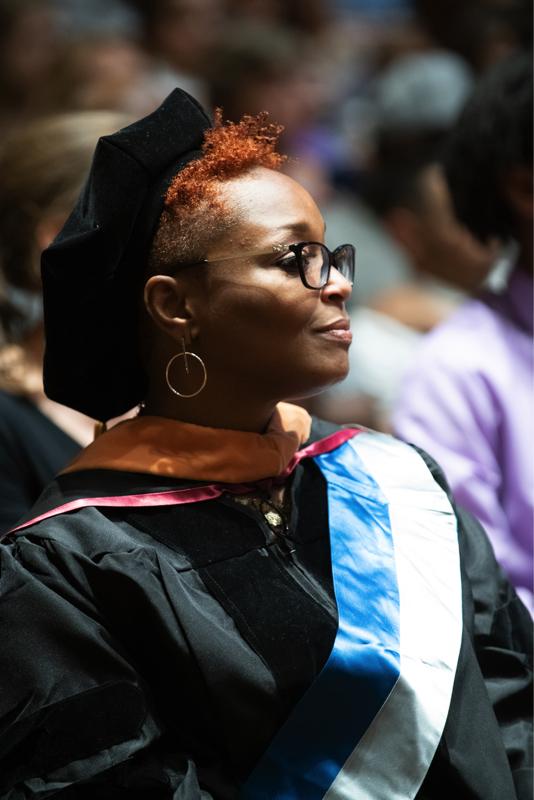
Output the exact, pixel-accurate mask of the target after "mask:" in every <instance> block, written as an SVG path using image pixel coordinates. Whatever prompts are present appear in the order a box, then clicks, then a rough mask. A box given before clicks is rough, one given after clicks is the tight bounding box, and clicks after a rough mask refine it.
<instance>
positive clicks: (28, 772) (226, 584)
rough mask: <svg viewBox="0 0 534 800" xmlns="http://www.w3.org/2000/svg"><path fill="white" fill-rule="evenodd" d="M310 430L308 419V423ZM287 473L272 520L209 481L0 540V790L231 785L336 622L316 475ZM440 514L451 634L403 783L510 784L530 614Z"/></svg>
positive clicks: (181, 791)
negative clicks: (285, 519) (435, 716)
mask: <svg viewBox="0 0 534 800" xmlns="http://www.w3.org/2000/svg"><path fill="white" fill-rule="evenodd" d="M330 430H331V428H328V429H326V428H325V427H324V426H322V425H319V426H318V425H317V424H315V426H314V432H313V434H312V437H315V438H318V437H319V436H324V435H326V433H329V432H330ZM425 458H426V459H427V463H428V464H429V466H430V468H431V471H432V473H433V475H434V476H435V478H436V480H437V481H438V482H439V483H440V484H442V485H445V484H444V479H443V476H442V474H441V473H440V472H439V470H438V469H437V467H436V465H435V464H434V463H433V462H432V461H430V459H428V457H426V456H425ZM186 485H188V486H189V485H191V482H188V483H185V482H178V481H176V480H174V479H163V478H159V477H154V476H150V475H142V474H137V473H123V472H114V471H109V470H92V471H85V472H78V473H72V474H69V475H65V476H63V477H60V478H59V479H57V481H56V482H55V483H54V484H52V485H51V486H50V487H49V490H48V492H47V493H45V495H44V496H43V497H42V499H41V501H40V503H39V504H38V506H37V508H35V509H34V510H33V513H32V517H33V516H35V515H36V514H38V513H41V512H43V511H45V510H47V509H48V508H52V507H55V506H57V505H59V504H62V503H64V502H67V501H69V500H72V499H73V498H77V497H82V496H92V497H95V496H101V495H103V494H105V495H110V494H117V495H118V494H121V495H122V494H136V493H139V492H152V491H154V492H155V491H161V490H163V489H168V488H169V487H173V488H175V487H177V486H186ZM291 491H292V495H293V512H292V519H291V524H290V529H289V533H288V536H287V537H284V538H281V537H276V536H275V535H274V534H273V533H272V532H271V530H270V529H269V528H268V526H267V525H266V524H265V522H264V521H263V519H262V517H261V516H260V515H259V514H257V513H256V512H254V511H252V510H250V509H248V508H244V507H243V506H241V505H239V504H238V503H237V502H236V501H235V500H233V499H232V498H231V497H225V496H223V497H221V498H220V499H218V500H210V501H204V502H201V503H193V504H189V505H180V506H175V507H172V508H144V509H143V508H131V509H128V508H116V509H106V508H92V507H89V508H82V509H80V510H77V511H76V512H74V513H68V514H62V515H60V516H56V517H52V518H51V519H48V520H44V521H42V522H40V523H36V524H33V525H32V526H30V527H28V528H26V529H24V530H23V531H21V532H19V533H16V534H12V535H10V536H9V537H8V538H6V539H5V540H4V543H3V545H2V546H1V547H0V569H1V573H0V590H1V592H2V603H1V605H0V609H1V613H0V641H1V642H2V647H1V648H0V674H1V683H2V691H1V693H0V798H3V800H18V799H19V798H42V797H47V796H49V795H57V796H60V797H61V798H62V800H68V799H69V798H77V800H81V799H82V798H91V799H93V798H98V799H99V800H106V799H107V798H110V800H111V798H113V799H114V800H115V798H150V800H160V799H161V800H164V799H165V800H167V799H169V800H170V798H173V800H178V799H179V798H187V800H199V799H200V798H217V800H229V799H230V798H236V797H237V796H238V793H239V787H240V786H241V785H242V784H243V782H244V781H245V780H246V777H247V775H248V774H249V773H250V771H251V769H252V768H253V767H254V765H255V763H256V762H257V760H258V759H259V757H260V756H261V754H262V753H263V752H264V750H265V749H266V747H267V745H268V743H269V741H270V740H271V738H272V737H273V735H274V733H275V732H276V731H277V729H278V728H279V727H280V725H281V724H282V722H283V721H284V720H285V719H286V718H287V716H288V714H289V712H290V711H291V709H292V708H293V707H294V705H295V703H296V702H297V701H298V699H299V698H300V697H301V696H302V694H303V693H304V692H305V690H306V688H307V687H308V686H309V685H310V683H311V682H312V681H313V679H314V678H315V677H316V675H317V674H318V672H319V671H320V669H321V667H322V666H323V664H324V662H325V661H326V659H327V657H328V654H329V652H330V649H331V647H332V644H333V641H334V637H335V633H336V627H337V614H336V605H335V600H334V595H333V586H332V573H331V564H330V557H329V539H328V526H327V523H328V520H327V502H326V492H325V486H324V479H323V477H322V474H321V473H320V471H319V469H318V468H317V466H316V465H315V464H314V462H313V461H311V460H310V459H304V460H303V461H302V462H301V463H300V465H299V466H298V468H297V469H296V471H295V473H294V474H293V479H292V483H291ZM458 520H459V541H460V558H461V568H462V588H463V617H464V632H463V640H462V647H461V652H460V658H459V663H458V669H457V674H456V679H455V684H454V690H453V695H452V701H451V706H450V710H449V715H448V718H447V723H446V726H445V730H444V732H443V736H442V738H441V742H440V744H439V747H438V750H437V752H436V754H435V757H434V759H433V762H432V764H431V766H430V769H429V771H428V773H427V777H426V779H425V781H424V783H423V785H422V787H421V789H420V791H419V793H418V795H417V797H418V798H420V800H441V799H442V798H443V800H444V799H445V798H447V799H449V798H452V797H454V798H465V799H466V800H470V799H471V798H473V800H475V798H476V800H515V798H519V799H520V800H527V798H528V800H530V798H531V792H532V789H531V769H530V766H531V763H530V762H531V745H530V741H531V738H530V737H531V733H530V731H531V729H530V725H529V721H528V719H529V712H530V705H531V704H530V700H529V691H530V679H531V664H530V663H529V661H530V653H531V638H530V635H531V634H530V631H531V625H530V617H529V615H528V613H527V612H526V610H525V609H524V607H523V606H522V604H521V602H520V601H519V599H518V598H517V596H516V594H515V592H514V590H513V589H512V588H511V586H510V585H509V584H508V583H507V581H506V580H505V579H504V577H503V575H502V573H501V572H500V569H499V567H498V566H497V564H496V562H495V559H494V557H493V553H492V550H491V547H490V545H489V544H488V541H487V539H486V537H485V535H484V533H483V532H482V530H481V528H480V526H479V525H478V524H477V523H476V522H475V521H474V520H473V519H472V518H471V517H469V516H468V515H466V514H464V513H463V512H461V511H460V512H458ZM303 800H305V798H303Z"/></svg>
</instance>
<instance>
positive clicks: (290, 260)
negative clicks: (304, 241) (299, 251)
mask: <svg viewBox="0 0 534 800" xmlns="http://www.w3.org/2000/svg"><path fill="white" fill-rule="evenodd" d="M274 263H275V265H276V266H277V267H281V268H282V269H283V270H285V271H286V272H297V271H298V266H297V259H296V257H295V256H294V255H293V254H291V255H289V256H284V258H279V259H278V261H275V262H274Z"/></svg>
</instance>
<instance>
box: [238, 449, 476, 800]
mask: <svg viewBox="0 0 534 800" xmlns="http://www.w3.org/2000/svg"><path fill="white" fill-rule="evenodd" d="M315 461H316V463H317V465H318V466H319V468H320V469H321V471H322V472H323V475H324V477H325V479H326V481H327V486H328V490H327V491H328V509H329V521H330V540H331V553H332V570H333V579H334V590H335V596H336V601H337V605H338V612H339V627H338V632H337V635H336V639H335V642H334V646H333V649H332V653H331V655H330V657H329V659H328V661H327V663H326V665H325V666H324V668H323V670H322V672H321V673H320V674H319V676H318V677H317V679H316V681H315V682H314V684H313V685H312V686H311V687H310V689H309V690H308V692H307V693H306V694H305V696H304V697H303V698H302V699H301V701H300V703H299V704H298V705H297V706H296V708H295V709H294V711H293V713H292V714H291V716H290V717H289V719H288V720H287V721H286V723H285V725H284V726H283V727H282V729H281V730H280V731H279V733H278V734H277V735H276V737H275V738H274V740H273V741H272V742H271V745H270V747H269V748H268V750H267V752H266V753H265V755H264V756H263V758H262V759H261V761H260V762H259V764H258V765H257V766H256V768H255V770H254V771H253V773H252V775H251V776H250V778H249V781H248V782H247V784H246V786H245V788H244V790H243V792H242V794H241V797H242V798H244V800H249V799H250V800H252V799H253V798H254V800H260V798H261V800H268V799H269V798H280V800H281V799H282V798H283V799H284V800H298V799H299V798H303V797H306V798H307V800H308V798H309V800H320V798H325V800H353V798H355V797H358V798H359V800H360V798H362V800H363V799H364V798H365V800H393V798H395V800H397V799H398V800H401V798H402V800H409V798H413V797H415V795H416V793H417V791H418V789H419V787H420V785H421V783H422V781H423V779H424V777H425V774H426V772H427V770H428V768H429V766H430V763H431V761H432V758H433V756H434V753H435V750H436V747H437V745H438V742H439V739H440V737H441V734H442V732H443V729H444V726H445V721H446V718H447V712H448V708H449V705H450V700H451V696H452V687H453V681H454V675H455V671H456V665H457V660H458V655H459V649H460V640H461V633H462V622H461V612H462V609H461V584H460V571H459V556H458V543H457V531H456V524H455V517H454V512H453V510H452V507H451V505H450V503H449V501H448V499H447V497H446V495H445V493H444V492H443V491H442V490H441V488H440V487H439V486H438V485H437V483H436V482H435V481H434V479H433V477H432V475H431V474H430V472H429V470H428V468H427V467H426V465H425V464H424V462H423V461H422V459H421V458H420V457H419V456H418V455H417V454H416V453H415V452H414V451H413V450H411V449H410V448H407V447H406V446H405V445H403V444H401V443H399V442H396V441H395V440H393V439H391V437H387V436H378V435H376V434H374V433H373V434H371V435H370V434H366V433H361V434H360V435H359V436H358V437H356V438H354V439H352V440H350V441H349V442H347V443H346V444H345V445H343V446H342V447H341V448H339V449H338V450H337V451H335V452H333V453H327V454H324V455H321V456H318V457H317V458H316V459H315ZM440 573H441V574H440ZM399 590H400V591H399ZM436 621H438V626H437V629H438V630H439V636H436V635H435V633H434V634H433V630H434V631H436ZM432 629H433V630H432ZM410 753H411V754H412V756H411V757H410ZM393 765H394V768H393Z"/></svg>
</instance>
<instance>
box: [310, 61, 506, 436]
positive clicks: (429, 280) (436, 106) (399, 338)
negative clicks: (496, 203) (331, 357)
mask: <svg viewBox="0 0 534 800" xmlns="http://www.w3.org/2000/svg"><path fill="white" fill-rule="evenodd" d="M471 87H472V76H471V72H470V70H469V68H468V67H467V65H466V64H465V63H464V62H463V61H462V59H461V58H459V57H458V56H456V55H454V54H450V53H442V52H438V51H427V52H422V53H421V52H418V53H411V54H409V55H403V56H402V57H400V58H397V59H396V60H395V61H393V62H392V63H391V64H390V65H389V66H388V67H387V68H386V69H385V70H383V72H382V73H381V74H380V75H379V77H378V78H377V79H376V82H375V88H374V97H375V102H374V109H373V112H372V113H373V115H374V133H373V134H372V152H371V154H370V156H369V159H368V163H367V165H366V167H365V168H364V171H363V174H362V176H361V179H360V186H359V193H360V196H361V198H362V200H363V201H364V203H365V204H366V205H367V207H368V208H369V209H370V210H371V211H372V212H373V213H374V214H375V215H376V219H377V220H378V221H380V224H381V225H382V229H383V233H384V236H387V238H388V239H390V240H391V242H392V243H393V244H394V246H396V247H397V248H398V249H399V250H400V252H401V253H402V255H403V257H404V259H405V263H406V267H407V274H406V276H405V278H404V279H403V280H400V281H397V282H396V283H395V284H393V285H391V282H390V284H389V285H386V286H382V287H381V288H380V289H379V290H378V291H375V292H374V293H373V295H371V296H367V297H365V298H364V301H363V302H360V304H359V305H357V306H356V307H354V308H353V309H352V311H351V318H352V325H353V329H354V332H355V341H354V344H353V346H352V348H351V351H350V361H351V369H350V372H349V376H348V378H347V379H346V380H345V381H343V382H342V383H340V384H339V385H338V386H336V387H333V389H332V390H331V391H330V392H328V393H326V394H325V395H324V396H323V397H322V398H320V399H319V413H320V414H323V415H325V416H326V417H327V418H334V419H339V415H340V414H344V415H345V418H346V415H347V413H348V415H349V418H351V419H359V417H357V416H354V414H355V413H357V411H358V405H357V403H356V400H357V398H358V396H359V395H360V394H363V395H364V396H367V397H370V398H374V401H375V409H376V411H375V414H376V422H375V424H377V425H379V426H380V427H381V428H382V429H385V430H390V427H391V415H392V412H393V409H394V407H395V403H396V402H397V400H398V394H399V391H400V386H401V382H402V379H403V377H404V374H405V373H406V371H407V370H408V369H409V368H410V365H411V363H412V360H413V358H414V355H415V353H416V351H417V348H418V346H419V344H420V341H421V338H422V336H423V335H424V334H425V333H428V331H430V330H431V329H432V328H433V327H434V326H435V325H437V324H439V323H440V322H442V321H443V320H444V319H446V318H447V317H448V316H449V315H450V314H451V313H452V312H453V311H454V309H455V308H456V307H457V305H458V303H459V302H460V301H461V300H462V299H463V298H464V297H465V292H470V291H473V290H474V289H478V288H479V286H480V285H481V283H482V282H483V281H484V280H486V278H487V277H488V275H489V274H490V272H491V271H492V268H493V267H494V265H495V263H496V260H497V255H498V252H499V248H498V247H497V246H496V243H493V242H492V243H489V244H482V243H481V242H479V241H478V240H477V239H476V238H475V237H474V236H473V235H472V234H471V233H470V232H469V231H468V230H467V228H465V226H463V225H462V224H461V223H460V222H459V221H458V219H457V217H456V215H455V213H454V209H453V207H452V201H451V198H450V196H449V190H448V186H447V183H446V181H445V178H444V176H443V173H442V170H441V168H440V166H439V164H438V163H437V159H438V157H439V154H440V149H441V147H442V145H443V142H444V140H445V137H446V135H447V132H448V131H449V130H450V128H451V126H452V125H453V124H454V122H455V120H456V118H457V116H458V114H459V112H460V109H461V108H462V105H463V103H464V102H465V99H466V97H467V95H468V93H469V91H470V89H471ZM366 269H367V272H370V271H372V270H373V269H377V270H378V269H382V266H381V265H380V264H378V265H376V266H374V265H372V264H370V263H368V264H367V267H366ZM352 403H354V412H353V413H352V414H351V413H350V408H351V404H352Z"/></svg>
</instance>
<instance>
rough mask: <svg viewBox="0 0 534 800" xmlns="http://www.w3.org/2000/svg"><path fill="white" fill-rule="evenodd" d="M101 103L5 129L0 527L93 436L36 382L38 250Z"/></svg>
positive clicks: (108, 123)
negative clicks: (92, 108) (89, 109)
mask: <svg viewBox="0 0 534 800" xmlns="http://www.w3.org/2000/svg"><path fill="white" fill-rule="evenodd" d="M122 124H125V117H123V115H122V114H117V113H114V112H109V111H95V112H85V113H69V114H58V115H55V116H49V117H43V118H41V119H38V120H34V121H33V122H31V123H30V124H27V125H25V126H24V128H18V129H16V130H13V131H12V132H11V134H10V135H9V136H8V137H7V138H6V139H4V141H3V143H2V148H1V152H0V531H1V532H5V531H7V530H9V528H10V527H12V526H13V525H14V524H15V522H16V521H17V520H18V519H19V518H20V517H21V516H22V514H24V513H25V512H26V511H27V510H28V509H29V508H30V507H31V506H32V505H33V503H34V502H35V501H36V500H37V498H38V497H39V495H40V494H41V491H42V490H43V489H44V487H45V486H46V485H47V483H48V482H49V481H51V480H52V478H53V477H54V475H56V474H57V472H58V471H59V470H60V469H62V467H64V466H65V464H67V463H68V462H69V461H70V460H71V459H72V458H73V457H74V456H75V455H76V453H77V452H78V451H79V449H80V447H82V446H85V445H86V444H88V443H89V442H90V441H91V440H92V438H93V432H94V420H92V419H89V418H88V417H86V416H84V415H82V414H80V413H79V412H77V411H75V410H73V409H71V408H66V407H65V406H62V405H60V404H58V403H54V402H53V401H51V400H49V399H48V398H46V397H45V394H44V391H43V379H42V368H43V367H42V364H43V350H44V331H43V320H42V301H41V278H40V270H39V255H40V252H41V251H42V250H43V248H44V247H46V246H47V245H49V244H50V242H51V241H52V240H53V238H54V237H55V235H56V234H57V233H58V232H59V230H60V229H61V226H62V225H63V223H64V222H65V219H66V218H67V215H68V213H69V211H70V209H71V208H72V205H73V204H74V202H75V201H76V197H77V196H78V194H79V192H80V189H81V187H82V184H83V181H84V178H85V176H86V175H87V171H88V169H89V167H90V165H91V158H92V155H93V151H94V147H95V143H96V141H97V140H98V138H99V137H100V136H103V135H104V134H105V133H107V132H109V131H112V130H114V129H115V128H116V127H117V126H120V125H122Z"/></svg>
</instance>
